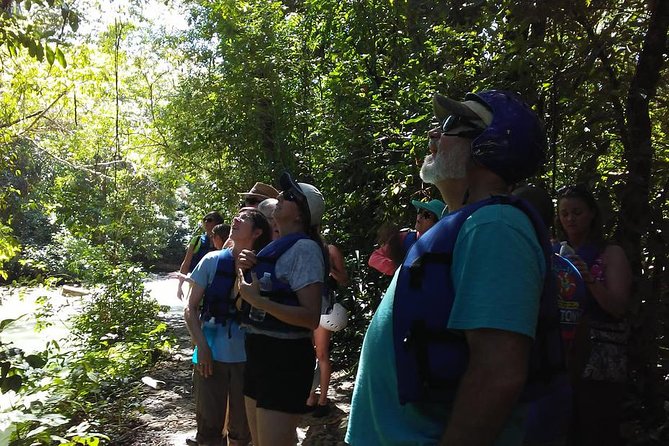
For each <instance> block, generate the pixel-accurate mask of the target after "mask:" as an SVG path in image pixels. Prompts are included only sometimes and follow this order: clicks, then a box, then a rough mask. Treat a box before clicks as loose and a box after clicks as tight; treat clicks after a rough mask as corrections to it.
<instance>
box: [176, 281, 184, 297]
mask: <svg viewBox="0 0 669 446" xmlns="http://www.w3.org/2000/svg"><path fill="white" fill-rule="evenodd" d="M177 298H178V299H179V300H184V290H182V289H181V284H179V287H178V288H177Z"/></svg>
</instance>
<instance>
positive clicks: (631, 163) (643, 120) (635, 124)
mask: <svg viewBox="0 0 669 446" xmlns="http://www.w3.org/2000/svg"><path fill="white" fill-rule="evenodd" d="M649 4H650V5H651V8H652V11H651V18H650V21H649V26H648V32H647V33H646V39H645V41H644V45H643V50H642V52H641V55H640V57H639V61H638V63H637V67H636V73H635V75H634V77H633V78H632V82H631V84H630V88H629V91H628V95H627V104H626V116H627V130H628V136H629V139H628V142H629V143H628V144H627V145H626V147H625V152H624V160H625V163H626V164H627V168H628V174H627V184H626V185H625V187H624V189H623V192H622V195H621V209H620V224H619V227H618V236H619V237H618V238H619V240H620V241H621V242H622V244H623V247H624V248H625V251H626V252H627V254H628V255H629V256H630V262H631V264H632V268H633V271H634V273H635V278H636V279H637V280H636V290H635V296H634V297H633V302H634V303H635V305H634V306H635V307H636V311H633V312H632V315H631V321H632V327H633V337H632V339H631V345H630V352H631V353H632V355H631V356H630V365H631V367H632V369H633V370H635V373H636V376H637V379H636V380H635V381H636V383H637V389H636V390H637V392H638V393H639V395H638V397H640V399H641V400H642V401H644V404H643V405H642V406H643V407H644V408H645V409H646V410H647V411H649V412H651V413H652V414H657V415H661V414H662V412H663V409H662V400H661V399H660V396H659V395H660V392H659V386H660V385H661V379H662V378H661V376H662V375H663V374H664V372H662V370H661V368H659V367H658V365H657V364H658V359H659V348H658V343H659V342H660V339H662V337H663V333H662V329H663V327H661V326H659V324H658V322H659V321H658V317H661V316H658V315H661V314H662V312H661V309H662V302H661V300H662V290H663V288H664V284H663V282H664V280H665V277H664V276H665V274H664V273H663V270H664V267H665V266H666V265H665V263H666V252H667V250H666V246H665V244H666V243H665V242H664V241H663V240H662V237H658V236H657V235H658V234H659V232H658V230H659V227H660V225H661V223H662V222H661V220H662V215H661V212H651V210H652V208H651V205H650V202H649V201H650V189H651V165H652V161H653V155H654V150H653V147H652V145H651V121H650V116H649V113H648V105H649V103H650V101H651V100H652V99H653V98H654V97H655V90H656V87H657V84H658V82H659V79H660V75H661V72H662V68H663V62H664V54H665V52H666V43H667V29H668V28H669V1H665V0H661V1H656V2H650V3H649ZM661 195H662V196H664V194H661ZM644 237H645V238H646V243H645V246H646V247H647V250H646V255H645V258H644V256H643V255H642V250H641V245H642V239H643V238H644ZM651 417H652V415H651ZM644 418H645V417H644Z"/></svg>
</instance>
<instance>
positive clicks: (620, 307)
mask: <svg viewBox="0 0 669 446" xmlns="http://www.w3.org/2000/svg"><path fill="white" fill-rule="evenodd" d="M586 286H587V287H588V290H590V294H592V297H594V299H595V300H596V301H597V303H598V304H599V306H600V307H602V309H603V310H604V311H606V312H607V313H609V314H610V315H611V316H614V317H617V318H621V317H623V316H624V315H625V312H626V311H627V298H626V297H625V296H619V295H616V294H615V293H612V292H611V291H610V290H608V289H607V288H606V286H605V285H604V283H603V282H600V281H599V280H593V281H591V282H586Z"/></svg>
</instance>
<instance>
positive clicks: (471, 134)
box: [430, 115, 485, 139]
mask: <svg viewBox="0 0 669 446" xmlns="http://www.w3.org/2000/svg"><path fill="white" fill-rule="evenodd" d="M463 126H464V127H469V129H467V130H461V131H459V132H454V133H448V132H449V130H453V129H455V128H458V127H463ZM483 130H485V129H484V128H481V126H480V125H479V124H476V123H474V122H472V121H471V120H469V119H467V118H465V117H463V116H458V115H449V116H446V117H445V118H444V119H443V120H442V121H441V122H440V123H439V126H438V127H437V128H436V129H434V130H432V131H431V132H430V138H431V139H439V138H441V137H442V136H458V137H460V138H471V139H473V138H476V137H477V136H479V135H480V134H481V133H482V132H483Z"/></svg>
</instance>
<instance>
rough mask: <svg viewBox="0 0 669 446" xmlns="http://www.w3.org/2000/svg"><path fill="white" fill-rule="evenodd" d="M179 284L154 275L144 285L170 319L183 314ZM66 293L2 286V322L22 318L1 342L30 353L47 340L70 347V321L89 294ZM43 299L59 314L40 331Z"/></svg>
mask: <svg viewBox="0 0 669 446" xmlns="http://www.w3.org/2000/svg"><path fill="white" fill-rule="evenodd" d="M177 283H178V280H177V279H173V278H168V277H167V276H166V275H152V276H150V277H149V279H147V281H146V282H145V284H144V286H145V289H146V291H147V292H148V293H149V294H150V296H151V297H153V298H154V299H155V300H156V301H157V302H158V303H159V304H160V305H164V306H166V307H167V316H170V317H179V316H180V315H181V314H183V308H184V302H182V301H180V300H179V299H178V298H177V297H176V289H177ZM185 288H186V287H184V289H185ZM66 291H67V290H65V292H64V290H63V288H61V287H58V288H45V287H30V288H29V287H20V288H16V287H0V320H4V319H16V318H20V319H18V320H17V321H15V322H13V323H12V324H10V325H9V326H7V327H5V329H4V330H2V331H0V341H2V342H3V343H12V344H13V345H14V346H15V347H18V348H21V349H23V350H24V351H25V352H27V353H30V352H37V351H41V350H43V349H44V347H45V346H46V343H47V342H48V341H56V342H58V343H59V344H60V345H61V346H67V337H68V335H69V330H68V323H67V319H68V318H69V317H70V316H72V315H73V314H75V313H76V312H77V311H78V309H79V308H80V307H81V303H82V302H84V301H85V299H87V298H89V297H90V294H84V295H67V292H66ZM40 299H42V300H46V301H47V302H48V303H49V304H51V305H53V307H54V309H55V310H56V311H54V313H53V317H51V318H50V319H49V322H50V323H51V325H50V326H48V327H47V328H45V329H43V330H41V331H39V332H37V331H35V312H36V311H39V310H38V309H39V304H38V303H37V302H38V301H39V300H40Z"/></svg>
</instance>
